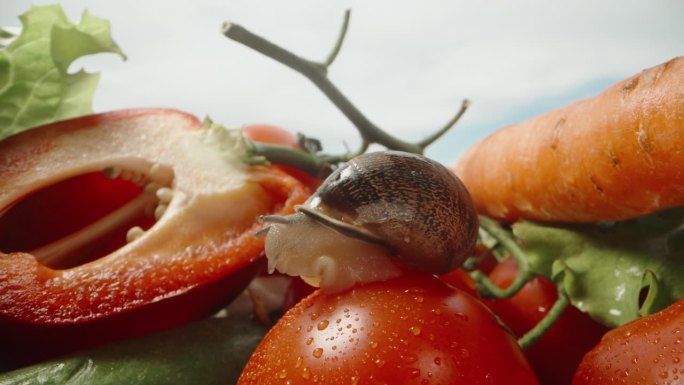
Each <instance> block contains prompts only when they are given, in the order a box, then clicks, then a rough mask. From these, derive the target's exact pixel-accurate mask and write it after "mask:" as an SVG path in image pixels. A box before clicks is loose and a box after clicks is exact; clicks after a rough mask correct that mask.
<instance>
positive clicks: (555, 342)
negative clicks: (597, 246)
mask: <svg viewBox="0 0 684 385" xmlns="http://www.w3.org/2000/svg"><path fill="white" fill-rule="evenodd" d="M517 274H518V267H517V265H516V264H515V261H513V260H512V259H510V258H509V259H507V260H505V261H503V262H502V263H500V264H498V265H496V266H495V267H494V269H493V270H492V272H491V273H490V275H489V278H490V279H491V280H492V281H493V282H494V283H495V284H496V285H497V286H499V287H501V288H506V287H508V286H510V284H511V283H512V282H513V280H514V279H515V277H516V275H517ZM557 298H558V293H557V291H556V287H555V285H554V284H553V282H552V281H551V280H549V279H547V278H545V277H536V278H534V279H532V280H531V281H530V282H528V283H527V284H526V285H525V286H524V287H523V288H522V289H521V290H520V291H519V292H518V293H517V294H516V295H514V296H513V297H511V298H508V299H499V300H487V301H485V303H486V304H487V306H489V308H490V309H492V310H493V311H494V313H496V314H497V315H498V316H499V317H501V320H502V321H503V322H504V323H506V324H507V325H508V326H509V327H510V328H511V330H512V331H513V332H514V333H515V335H516V336H518V337H520V336H522V335H523V334H525V333H526V332H527V331H529V330H530V329H532V328H533V327H534V326H535V325H536V324H537V323H538V322H539V321H540V320H541V319H542V318H544V316H545V315H546V313H547V312H548V311H549V310H550V309H551V307H552V306H553V304H554V302H556V299H557ZM607 331H608V328H607V327H605V326H603V325H601V324H599V323H598V322H596V321H594V320H592V319H591V318H590V317H589V316H588V315H587V314H585V313H582V312H581V311H580V310H578V309H577V308H575V307H573V306H568V307H567V308H566V309H565V311H564V312H563V315H562V316H561V317H560V318H559V319H558V320H557V321H556V323H555V324H554V325H553V327H552V328H551V329H550V330H549V331H548V332H547V333H546V334H545V335H544V336H543V337H542V338H541V339H540V340H539V341H537V342H536V343H535V344H534V345H532V346H531V347H530V348H528V349H527V350H526V351H525V355H526V356H527V358H528V359H529V361H530V364H532V366H533V367H534V369H535V372H536V373H537V376H538V377H539V382H540V383H542V384H548V385H562V384H570V381H571V379H572V376H573V374H574V372H575V369H576V368H577V366H578V365H579V363H580V361H581V360H582V356H584V354H585V353H586V352H588V351H589V350H591V348H593V347H594V346H595V345H596V344H597V343H598V342H599V340H600V339H601V337H602V336H603V334H604V333H605V332H607Z"/></svg>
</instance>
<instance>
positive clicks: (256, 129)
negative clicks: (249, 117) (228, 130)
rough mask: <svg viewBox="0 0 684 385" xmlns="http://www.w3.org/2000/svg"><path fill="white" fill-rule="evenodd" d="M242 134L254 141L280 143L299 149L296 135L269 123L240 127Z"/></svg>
mask: <svg viewBox="0 0 684 385" xmlns="http://www.w3.org/2000/svg"><path fill="white" fill-rule="evenodd" d="M242 134H243V135H244V136H245V137H246V138H248V139H251V140H253V141H255V142H261V143H270V144H280V145H282V146H287V147H291V148H293V149H296V150H299V149H300V148H299V144H298V139H297V135H295V134H293V133H292V132H290V131H288V130H286V129H284V128H282V127H278V126H273V125H270V124H248V125H245V126H243V127H242Z"/></svg>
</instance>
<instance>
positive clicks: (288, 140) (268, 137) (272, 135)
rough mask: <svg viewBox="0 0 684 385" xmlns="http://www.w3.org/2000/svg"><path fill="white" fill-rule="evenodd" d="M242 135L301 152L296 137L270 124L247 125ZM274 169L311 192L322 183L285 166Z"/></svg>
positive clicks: (300, 171) (304, 173)
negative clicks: (288, 175)
mask: <svg viewBox="0 0 684 385" xmlns="http://www.w3.org/2000/svg"><path fill="white" fill-rule="evenodd" d="M242 134H243V135H244V136H245V137H246V138H247V139H250V140H253V141H255V142H261V143H268V144H278V145H281V146H285V147H289V148H291V149H293V150H300V151H301V150H302V149H301V147H299V139H298V138H297V135H295V134H293V133H292V132H290V131H288V130H286V129H284V128H282V127H279V126H274V125H270V124H248V125H245V126H243V127H242ZM274 167H276V168H279V169H281V170H283V171H285V172H286V173H288V174H290V175H292V176H293V177H295V178H297V179H298V180H299V181H301V182H302V183H304V184H305V185H306V186H307V187H309V189H310V190H311V191H314V190H316V188H318V186H320V184H321V182H322V180H321V179H318V178H314V177H313V176H311V175H309V174H307V173H306V172H304V171H302V170H299V169H297V168H294V167H289V166H285V165H275V166H274Z"/></svg>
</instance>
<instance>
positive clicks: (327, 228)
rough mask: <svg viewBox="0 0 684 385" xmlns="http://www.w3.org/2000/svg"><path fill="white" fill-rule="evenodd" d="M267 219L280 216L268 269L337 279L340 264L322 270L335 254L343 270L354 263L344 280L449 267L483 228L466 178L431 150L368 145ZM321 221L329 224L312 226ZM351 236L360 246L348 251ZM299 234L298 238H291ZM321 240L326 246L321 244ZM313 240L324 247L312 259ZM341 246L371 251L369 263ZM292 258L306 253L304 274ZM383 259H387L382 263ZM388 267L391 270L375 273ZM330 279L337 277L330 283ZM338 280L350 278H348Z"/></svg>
mask: <svg viewBox="0 0 684 385" xmlns="http://www.w3.org/2000/svg"><path fill="white" fill-rule="evenodd" d="M266 220H267V221H271V222H274V223H273V224H272V225H271V229H270V230H269V234H268V236H267V239H266V255H267V257H268V258H269V266H270V269H271V270H273V269H278V270H279V271H281V272H285V273H287V274H291V275H303V276H308V277H312V276H310V275H308V274H313V277H318V281H319V282H318V283H319V284H320V285H321V286H322V287H324V286H329V285H328V284H329V283H331V282H333V283H335V282H336V279H335V278H331V277H333V276H334V275H335V274H337V273H338V272H339V270H333V269H329V270H326V269H327V267H325V266H327V265H325V264H323V265H321V266H318V267H317V269H318V270H316V268H315V267H316V266H317V265H320V263H319V262H320V259H321V258H323V259H324V260H325V259H330V258H332V259H333V260H334V263H335V264H337V265H340V266H343V270H348V269H350V271H349V272H346V273H342V274H341V275H342V276H341V277H338V278H339V279H338V280H342V281H356V282H365V279H366V278H364V277H361V276H360V275H371V276H373V277H371V279H372V280H377V279H384V278H389V276H393V275H398V274H399V273H400V270H398V268H397V265H398V266H400V267H402V268H408V269H413V270H418V271H422V272H427V273H432V274H441V273H446V272H448V271H451V270H453V269H454V268H456V267H458V266H460V265H461V264H462V263H463V261H464V260H465V259H466V258H467V256H468V254H469V252H470V251H471V250H472V249H473V247H474V246H475V243H476V241H477V232H478V221H477V213H476V211H475V208H474V205H473V203H472V200H471V199H470V195H469V194H468V191H467V190H466V188H465V186H464V185H463V183H461V181H460V180H459V179H458V178H457V177H456V176H455V175H454V174H453V173H451V172H450V171H449V170H448V169H447V168H446V167H444V166H442V165H441V164H439V163H437V162H435V161H433V160H431V159H429V158H426V157H424V156H420V155H415V154H410V153H405V152H398V151H384V152H373V153H367V154H363V155H360V156H358V157H356V158H354V159H352V160H350V161H349V162H347V163H346V164H345V165H343V166H341V167H340V168H338V169H337V170H335V172H333V173H332V174H331V175H330V176H329V177H328V178H327V179H326V180H325V181H324V182H323V184H321V186H320V187H319V189H318V190H317V191H316V192H315V193H314V194H313V195H312V196H311V197H310V198H309V199H308V200H307V201H306V202H305V203H304V205H301V206H298V207H297V213H296V214H293V215H291V216H289V217H285V218H280V219H274V218H272V217H270V218H266ZM285 226H289V228H287V229H285V228H283V227H285ZM319 226H322V227H323V229H321V230H320V231H317V230H314V229H317V228H318V227H319ZM285 233H287V235H285ZM323 234H326V235H325V236H324V235H323ZM304 237H306V239H304ZM349 239H351V240H353V242H354V244H357V245H359V247H361V249H359V248H357V247H356V246H354V251H353V252H350V250H349V249H348V247H349V246H348V245H349V243H343V242H347V241H348V240H349ZM288 240H289V241H288ZM293 241H294V242H295V243H296V245H293V246H285V243H287V242H293ZM303 243H306V245H302V244H303ZM312 243H313V244H314V245H312ZM318 244H320V245H321V246H320V248H319V246H315V245H318ZM312 248H318V249H317V250H316V253H318V254H319V255H318V256H312V257H310V258H312V259H313V260H308V261H307V258H309V257H307V256H306V255H308V254H309V253H307V252H303V250H305V249H312ZM286 250H287V251H286ZM326 250H327V251H326ZM338 252H341V253H342V254H346V255H347V256H348V255H351V254H353V253H357V254H356V255H358V253H360V254H368V255H372V258H371V257H367V258H366V257H363V258H361V261H360V263H361V264H362V265H365V266H361V267H354V266H351V262H352V261H347V260H345V261H340V260H338V258H335V257H330V255H329V254H331V253H338ZM316 253H314V254H316ZM347 256H345V257H341V258H344V259H347V258H348V257H347ZM292 258H296V259H299V260H301V264H302V265H304V270H307V271H306V274H297V273H296V270H297V269H298V267H297V265H299V264H300V263H294V262H293V261H291V259H292ZM371 259H372V260H373V262H372V263H371V262H369V261H370V260H371ZM378 259H380V260H382V259H386V260H387V261H386V262H383V263H379V262H378ZM369 264H373V265H374V264H378V266H375V268H374V269H385V270H386V271H385V272H382V271H380V272H378V271H373V272H368V271H367V272H366V274H364V272H363V271H364V270H371V269H370V268H369ZM279 265H280V266H283V265H286V268H284V269H281V267H280V266H279ZM380 265H382V266H384V267H382V266H380ZM312 268H313V270H312ZM321 269H322V270H321ZM283 270H285V271H283ZM293 273H294V274H293ZM326 274H327V275H326ZM345 275H346V277H344V276H345ZM383 275H389V276H387V277H379V278H378V277H377V276H383ZM326 279H327V280H328V281H331V282H328V284H326V283H325V282H323V281H325V280H326ZM313 280H316V279H315V278H314V279H313ZM337 283H339V282H337ZM351 284H353V282H352V283H351ZM333 286H349V282H346V283H345V284H344V285H342V284H341V283H339V285H338V284H333Z"/></svg>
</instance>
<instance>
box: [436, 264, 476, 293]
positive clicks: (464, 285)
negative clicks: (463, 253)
mask: <svg viewBox="0 0 684 385" xmlns="http://www.w3.org/2000/svg"><path fill="white" fill-rule="evenodd" d="M439 279H441V280H442V281H444V282H446V283H448V284H449V285H451V286H453V287H455V288H457V289H461V290H463V291H465V292H466V293H468V294H470V295H473V296H475V298H477V299H481V297H480V292H478V291H477V286H476V283H475V280H474V279H473V278H472V277H470V274H468V272H467V271H465V270H462V269H456V270H452V271H450V272H448V273H446V274H442V275H440V276H439Z"/></svg>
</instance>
